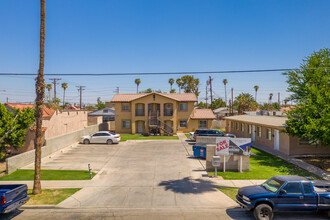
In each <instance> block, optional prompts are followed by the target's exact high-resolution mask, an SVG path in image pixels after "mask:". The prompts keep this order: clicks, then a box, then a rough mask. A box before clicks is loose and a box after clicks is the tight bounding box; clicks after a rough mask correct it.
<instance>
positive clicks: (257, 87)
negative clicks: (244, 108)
mask: <svg viewBox="0 0 330 220" xmlns="http://www.w3.org/2000/svg"><path fill="white" fill-rule="evenodd" d="M258 89H259V86H257V85H256V86H254V91H255V96H254V100H255V101H257V92H258Z"/></svg>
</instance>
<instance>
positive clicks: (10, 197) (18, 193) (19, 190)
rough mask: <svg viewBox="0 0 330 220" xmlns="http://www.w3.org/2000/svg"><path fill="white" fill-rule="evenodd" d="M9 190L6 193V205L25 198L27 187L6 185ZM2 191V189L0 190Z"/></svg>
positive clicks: (24, 185)
mask: <svg viewBox="0 0 330 220" xmlns="http://www.w3.org/2000/svg"><path fill="white" fill-rule="evenodd" d="M7 186H8V188H9V190H8V191H7V192H6V203H7V204H9V203H13V202H16V201H18V200H21V199H23V198H26V197H27V185H26V184H16V185H7ZM1 190H3V189H1Z"/></svg>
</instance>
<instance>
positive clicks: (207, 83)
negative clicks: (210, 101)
mask: <svg viewBox="0 0 330 220" xmlns="http://www.w3.org/2000/svg"><path fill="white" fill-rule="evenodd" d="M208 85H209V81H208V80H206V91H205V93H206V94H205V103H206V108H207V92H208V88H207V86H208Z"/></svg>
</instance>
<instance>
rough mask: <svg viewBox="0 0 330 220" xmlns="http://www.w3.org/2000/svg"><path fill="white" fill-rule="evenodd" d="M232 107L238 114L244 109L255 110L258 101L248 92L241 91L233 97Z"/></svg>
mask: <svg viewBox="0 0 330 220" xmlns="http://www.w3.org/2000/svg"><path fill="white" fill-rule="evenodd" d="M234 108H236V109H237V111H238V113H239V114H240V113H243V112H244V111H255V110H257V108H258V103H257V102H256V101H255V100H254V98H253V96H252V95H251V94H250V93H241V94H239V95H238V96H237V97H236V98H235V101H234Z"/></svg>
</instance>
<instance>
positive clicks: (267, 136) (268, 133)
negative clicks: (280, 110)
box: [266, 128, 272, 140]
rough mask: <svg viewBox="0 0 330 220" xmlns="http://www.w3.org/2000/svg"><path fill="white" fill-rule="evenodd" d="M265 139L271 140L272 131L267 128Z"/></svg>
mask: <svg viewBox="0 0 330 220" xmlns="http://www.w3.org/2000/svg"><path fill="white" fill-rule="evenodd" d="M266 139H267V140H271V139H272V129H270V128H267V129H266Z"/></svg>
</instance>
